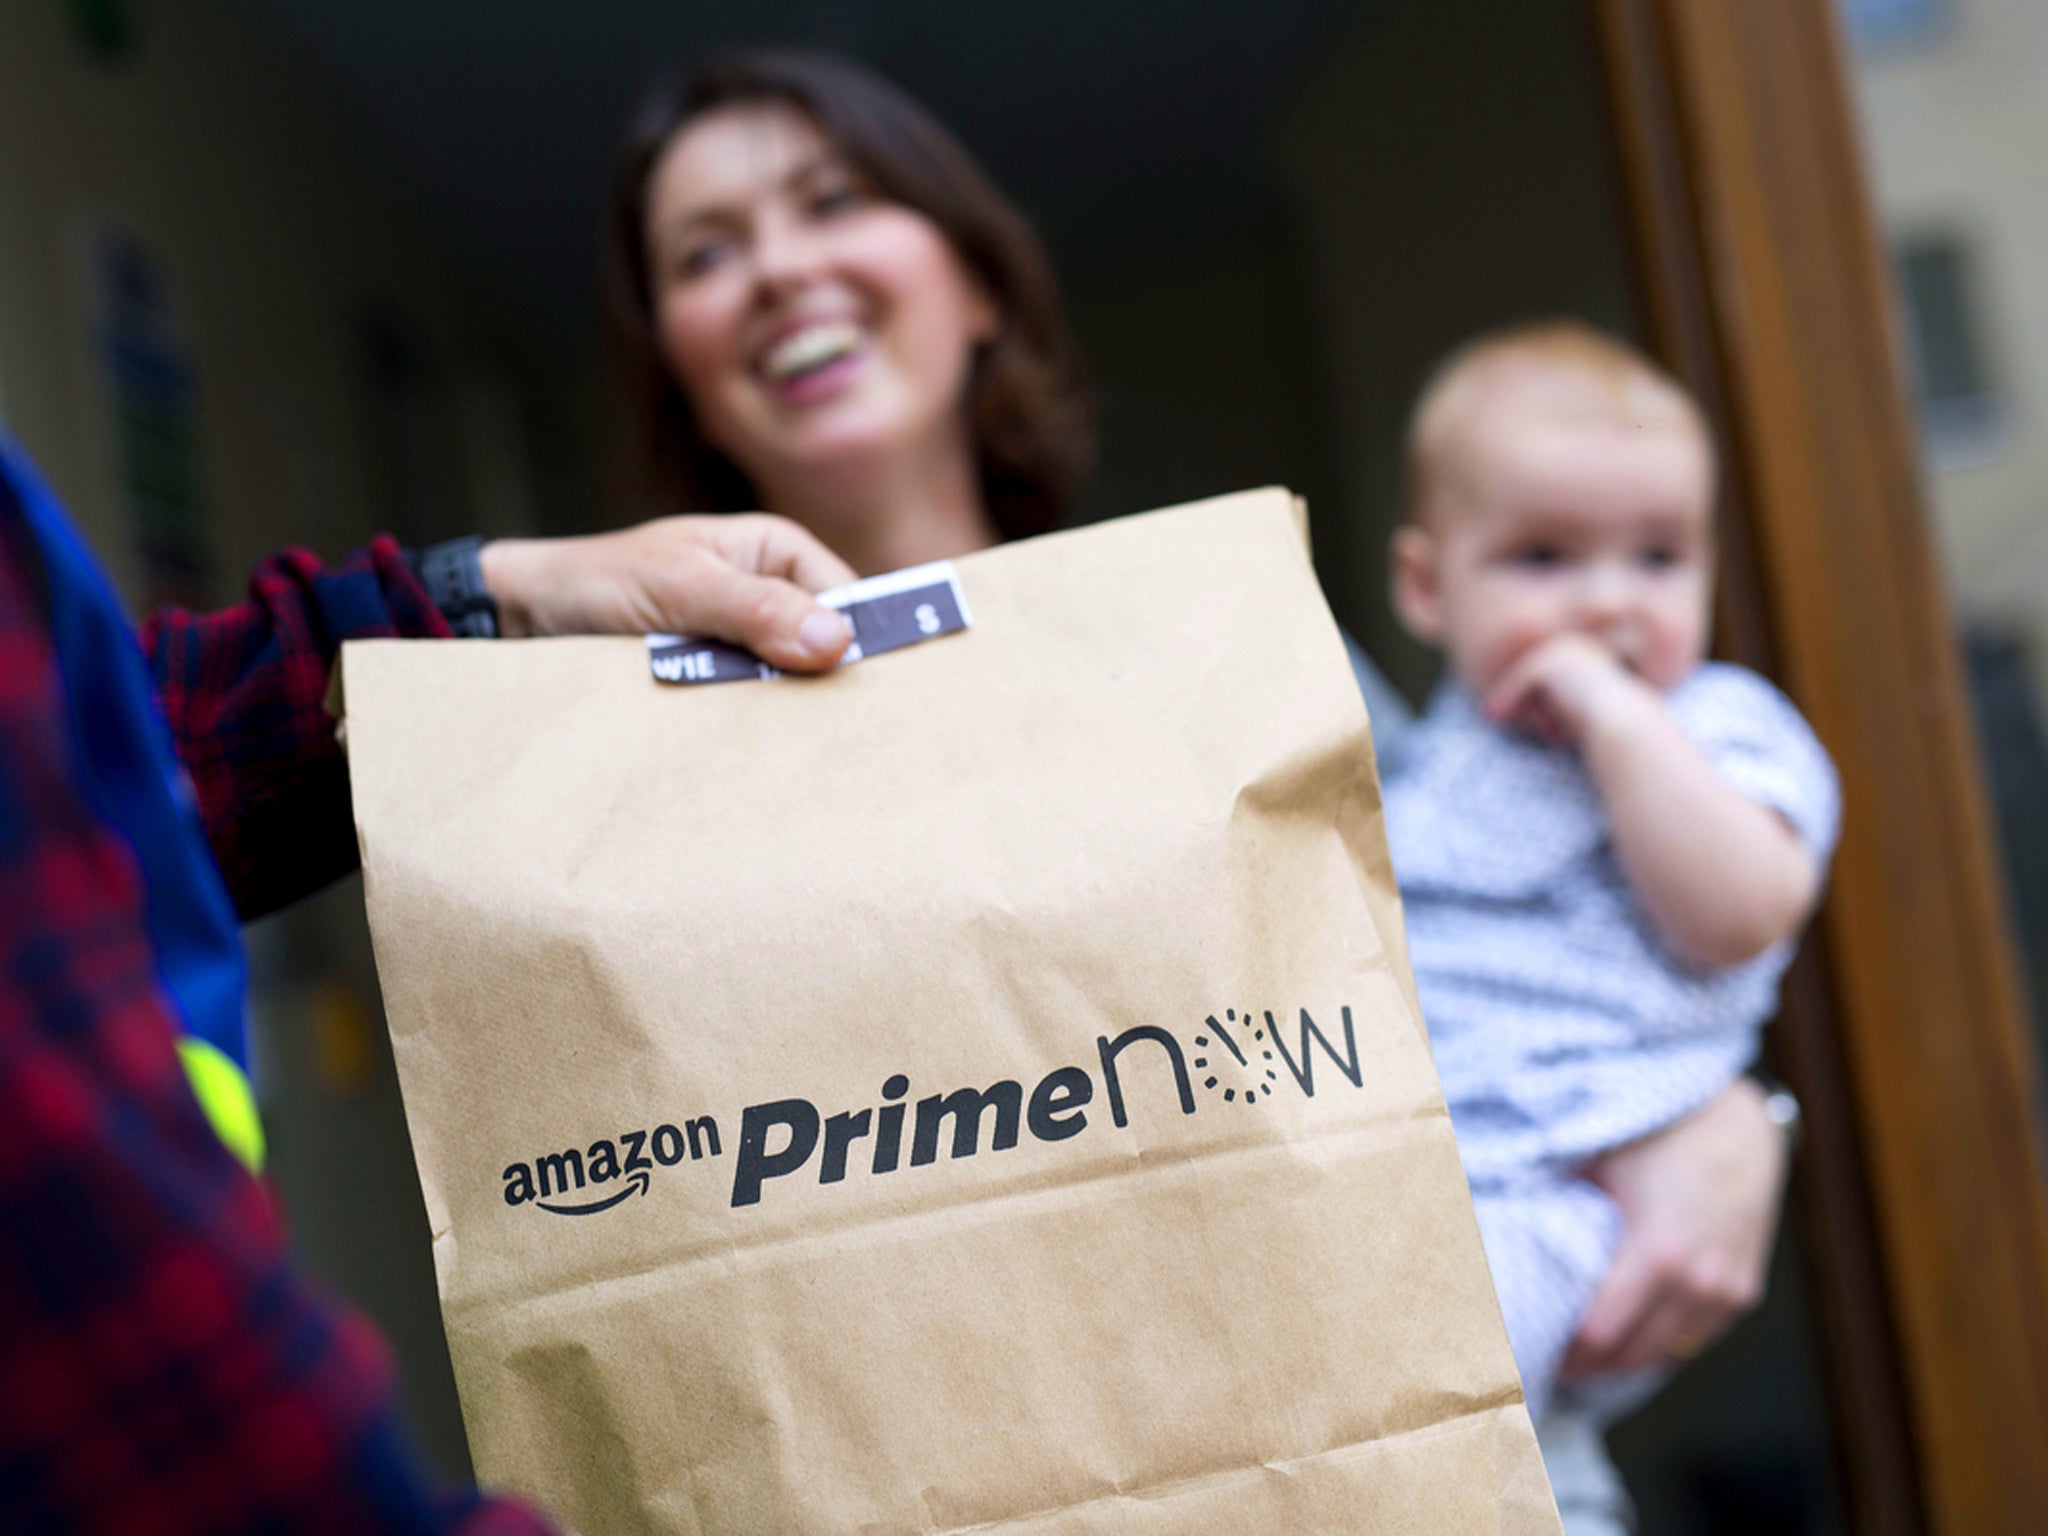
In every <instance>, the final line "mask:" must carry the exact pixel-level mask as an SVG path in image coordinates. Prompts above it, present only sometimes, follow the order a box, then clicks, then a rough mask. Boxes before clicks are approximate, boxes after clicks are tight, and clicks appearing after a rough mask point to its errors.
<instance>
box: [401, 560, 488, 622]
mask: <svg viewBox="0 0 2048 1536" xmlns="http://www.w3.org/2000/svg"><path fill="white" fill-rule="evenodd" d="M483 547H484V541H483V540H482V539H481V538H479V537H478V536H476V535H475V534H471V535H470V536H469V537H468V538H464V539H450V540H448V542H447V543H445V544H430V545H428V546H427V547H426V548H425V549H423V550H420V551H418V552H417V553H415V552H414V551H411V550H408V551H406V558H407V559H409V560H410V561H411V562H412V568H413V574H414V575H416V576H418V577H419V579H420V585H421V586H423V587H425V588H426V589H427V595H428V596H429V597H431V598H433V600H434V606H435V607H436V608H438V609H440V610H441V617H442V618H444V619H446V620H447V621H448V627H449V628H450V629H452V630H453V631H455V633H456V634H457V635H461V636H464V637H465V638H473V639H482V640H495V639H496V638H497V637H498V602H497V599H496V598H494V597H492V596H491V594H490V591H489V589H488V588H486V587H485V586H484V572H483V565H482V563H481V562H480V561H479V560H478V558H477V555H478V552H479V551H480V550H481V549H482V548H483Z"/></svg>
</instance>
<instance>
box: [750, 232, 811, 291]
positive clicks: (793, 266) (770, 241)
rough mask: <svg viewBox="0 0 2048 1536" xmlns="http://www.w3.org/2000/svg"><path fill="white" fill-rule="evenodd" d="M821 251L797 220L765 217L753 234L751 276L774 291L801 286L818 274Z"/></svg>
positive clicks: (764, 286)
mask: <svg viewBox="0 0 2048 1536" xmlns="http://www.w3.org/2000/svg"><path fill="white" fill-rule="evenodd" d="M820 254H821V253H820V251H819V247H818V241H817V239H816V237H815V236H814V235H813V234H812V232H811V231H810V230H808V229H806V228H804V227H803V226H802V225H801V224H800V223H798V222H797V221H795V220H790V219H764V220H762V222H761V225H760V227H759V228H758V229H757V230H756V231H755V234H754V251H753V256H754V263H753V265H754V280H755V281H756V282H757V283H759V284H760V285H761V286H762V287H763V288H765V289H768V290H770V291H774V292H781V291H784V290H787V289H789V288H793V287H801V286H802V285H803V284H804V283H805V282H807V281H809V280H810V279H811V278H812V277H814V276H816V275H817V272H818V269H819V265H820Z"/></svg>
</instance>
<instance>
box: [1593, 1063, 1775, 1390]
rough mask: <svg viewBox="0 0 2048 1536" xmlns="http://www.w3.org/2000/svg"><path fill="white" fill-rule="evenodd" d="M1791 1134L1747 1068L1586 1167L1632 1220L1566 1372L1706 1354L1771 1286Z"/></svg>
mask: <svg viewBox="0 0 2048 1536" xmlns="http://www.w3.org/2000/svg"><path fill="white" fill-rule="evenodd" d="M1786 1161H1787V1146H1786V1138H1785V1133H1784V1132H1783V1131H1782V1130H1781V1129H1779V1127H1778V1126H1777V1125H1775V1124H1773V1123H1772V1121H1771V1119H1770V1117H1769V1116H1768V1115H1767V1113H1766V1112H1765V1109H1764V1095H1763V1091H1762V1090H1761V1089H1760V1088H1758V1087H1757V1085H1756V1083H1755V1082H1753V1081H1752V1080H1750V1079H1749V1078H1738V1079H1737V1080H1736V1081H1735V1082H1734V1083H1732V1084H1730V1085H1729V1086H1728V1087H1727V1088H1726V1089H1724V1090H1722V1092H1721V1095H1720V1097H1718V1098H1716V1099H1714V1100H1713V1101H1712V1102H1710V1103H1708V1104H1707V1105H1706V1106H1705V1107H1704V1108H1702V1109H1699V1110H1696V1111H1695V1112H1694V1113H1693V1114H1691V1115H1689V1116H1688V1117H1687V1118H1685V1119H1683V1120H1681V1121H1679V1122H1678V1123H1677V1124H1676V1125H1672V1126H1668V1127H1666V1128H1665V1129H1664V1130H1662V1131H1659V1132H1657V1133H1656V1134H1655V1135H1653V1136H1648V1137H1645V1138H1644V1139H1643V1140H1641V1141H1638V1142H1634V1143H1632V1144H1631V1145H1629V1146H1626V1147H1622V1148H1620V1149H1618V1150H1616V1151H1614V1152H1610V1153H1608V1154H1607V1155H1606V1156H1605V1157H1602V1158H1600V1159H1599V1160H1598V1161H1597V1162H1595V1163H1593V1164H1591V1165H1590V1166H1589V1167H1588V1168H1587V1170H1586V1176H1587V1177H1588V1178H1589V1179H1591V1180H1592V1181H1593V1182H1594V1183H1595V1184H1597V1185H1599V1186H1600V1187H1601V1188H1602V1189H1604V1190H1606V1191H1607V1193H1608V1194H1610V1195H1612V1196H1613V1197H1614V1199H1615V1201H1616V1203H1617V1204H1619V1205H1620V1206H1621V1210H1622V1215H1623V1217H1624V1218H1625V1219H1626V1221H1627V1229H1626V1231H1625V1232H1624V1233H1623V1235H1622V1239H1621V1246H1620V1247H1619V1248H1618V1249H1617V1250H1616V1252H1615V1255H1614V1263H1613V1266H1612V1267H1611V1268H1610V1269H1609V1270H1608V1272H1607V1278H1606V1279H1605V1280H1604V1281H1602V1282H1601V1285H1600V1289H1599V1292H1598V1293H1597V1294H1596V1295H1595V1296H1594V1298H1593V1304H1592V1305H1591V1307H1589V1308H1588V1309H1587V1312H1586V1316H1585V1318H1584V1319H1583V1321H1581V1323H1580V1324H1579V1333H1578V1337H1577V1338H1576V1339H1575V1340H1574V1341H1573V1343H1572V1347H1571V1351H1570V1353H1569V1354H1567V1355H1566V1357H1565V1363H1564V1374H1566V1375H1568V1376H1601V1375H1609V1374H1612V1373H1615V1372H1622V1371H1634V1370H1641V1369H1643V1368H1645V1367H1647V1366H1652V1365H1659V1364H1663V1363H1666V1362H1668V1361H1672V1360H1683V1359H1686V1358H1688V1357H1689V1356H1692V1355H1695V1354H1697V1353H1699V1351H1700V1350H1702V1349H1704V1348H1705V1347H1706V1346H1707V1345H1708V1344H1709V1343H1711V1342H1712V1341H1713V1340H1715V1339H1716V1338H1718V1337H1720V1335H1721V1334H1722V1333H1724V1332H1726V1331H1727V1329H1728V1328H1729V1326H1730V1325H1731V1324H1732V1323H1734V1322H1735V1320H1736V1319H1737V1318H1739V1317H1741V1316H1742V1314H1743V1313H1745V1312H1747V1311H1749V1310H1750V1308H1752V1307H1754V1306H1755V1305H1756V1304H1757V1302H1758V1300H1760V1299H1761V1298H1762V1296H1763V1290H1764V1273H1765V1270H1766V1269H1767V1267H1768V1266H1769V1263H1770V1257H1771V1241H1772V1238H1773V1237H1774V1236H1775V1235H1776V1232H1777V1226H1778V1206H1779V1201H1780V1199H1781V1198H1782V1196H1783V1194H1784V1188H1785V1167H1786Z"/></svg>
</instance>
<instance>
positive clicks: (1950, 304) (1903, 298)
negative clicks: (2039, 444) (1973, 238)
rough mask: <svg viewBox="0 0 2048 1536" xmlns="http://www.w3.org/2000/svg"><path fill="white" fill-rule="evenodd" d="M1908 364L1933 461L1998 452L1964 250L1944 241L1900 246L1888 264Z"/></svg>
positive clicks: (1994, 406)
mask: <svg viewBox="0 0 2048 1536" xmlns="http://www.w3.org/2000/svg"><path fill="white" fill-rule="evenodd" d="M1893 264H1894V266H1895V267H1896V269H1897V273H1898V285H1899V301H1900V304H1901V307H1902V309H1903V311H1904V319H1905V341H1906V353H1907V361H1908V363H1909V365H1910V367H1911V371H1912V378H1913V394H1914V398H1915V400H1916V401H1917V402H1918V405H1919V412H1920V427H1921V431H1922V432H1923V433H1924V434H1925V437H1926V446H1927V448H1928V450H1929V452H1931V453H1936V454H1941V455H1943V456H1950V457H1952V456H1965V455H1973V454H1986V453H1989V452H1992V451H1993V450H1994V449H1995V447H1996V439H1997V435H1998V427H1999V400H1998V394H1997V392H1996V390H1995V389H1994V388H1993V387H1992V381H1991V374H1990V369H1989V367H1988V366H1987V363H1986V358H1985V348H1984V340H1983V320H1982V314H1981V310H1980V307H1979V302H1978V296H1977V291H1976V286H1977V276H1976V273H1975V270H1974V261H1973V257H1972V253H1971V250H1970V247H1969V246H1968V244H1967V243H1966V242H1965V241H1964V240H1963V238H1962V237H1960V236H1957V235H1949V234H1937V235H1922V236H1919V237H1916V238H1912V239H1908V240H1905V241H1902V242H1901V243H1900V244H1899V246H1898V248H1897V251H1896V253H1895V255H1894V256H1893Z"/></svg>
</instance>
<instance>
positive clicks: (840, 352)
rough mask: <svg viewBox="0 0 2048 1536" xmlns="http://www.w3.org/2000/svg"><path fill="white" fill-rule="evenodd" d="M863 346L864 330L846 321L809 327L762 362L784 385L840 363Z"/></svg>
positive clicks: (787, 338)
mask: <svg viewBox="0 0 2048 1536" xmlns="http://www.w3.org/2000/svg"><path fill="white" fill-rule="evenodd" d="M859 345H860V327H859V326H857V325H854V324H851V323H850V322H848V321H844V320H833V321H827V322H824V323H822V324H819V325H807V326H805V327H804V328H803V329H802V330H800V331H796V332H793V333H791V334H790V335H788V336H785V337H784V338H783V339H782V340H781V341H779V342H777V343H776V344H775V345H774V346H773V347H771V348H769V349H768V353H767V355H766V356H765V357H763V358H762V359H761V371H762V373H764V374H766V375H767V376H768V377H769V378H770V379H772V380H775V381H776V382H778V383H780V382H782V381H783V380H786V379H793V378H795V377H796V376H797V375H798V374H802V373H810V372H813V371H814V370H816V369H819V368H822V367H824V366H825V365H826V364H827V363H836V362H838V361H839V359H840V358H842V357H844V356H846V355H847V354H848V353H849V352H851V351H853V350H854V348H856V347H858V346H859Z"/></svg>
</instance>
